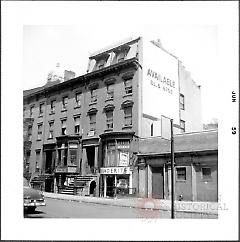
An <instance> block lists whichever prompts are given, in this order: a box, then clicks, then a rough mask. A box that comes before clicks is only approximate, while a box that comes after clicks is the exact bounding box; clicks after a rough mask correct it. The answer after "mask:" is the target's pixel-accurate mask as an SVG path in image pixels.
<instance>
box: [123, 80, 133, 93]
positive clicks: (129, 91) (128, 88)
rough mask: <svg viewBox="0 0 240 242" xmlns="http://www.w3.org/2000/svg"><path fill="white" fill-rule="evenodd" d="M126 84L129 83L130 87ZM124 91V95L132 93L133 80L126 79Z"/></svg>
mask: <svg viewBox="0 0 240 242" xmlns="http://www.w3.org/2000/svg"><path fill="white" fill-rule="evenodd" d="M127 83H130V84H131V85H127ZM124 90H125V94H126V95H130V94H132V93H133V78H127V79H125V80H124Z"/></svg>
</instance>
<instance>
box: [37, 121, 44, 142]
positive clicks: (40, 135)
mask: <svg viewBox="0 0 240 242" xmlns="http://www.w3.org/2000/svg"><path fill="white" fill-rule="evenodd" d="M39 127H41V129H40V128H39ZM42 129H43V123H39V124H37V141H39V140H42V135H43V130H42Z"/></svg>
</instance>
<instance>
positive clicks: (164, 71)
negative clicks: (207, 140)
mask: <svg viewBox="0 0 240 242" xmlns="http://www.w3.org/2000/svg"><path fill="white" fill-rule="evenodd" d="M142 93H143V114H146V115H150V116H152V117H155V118H157V119H161V116H162V115H164V116H166V117H169V118H173V119H174V123H177V124H178V123H179V81H178V60H177V59H176V58H175V57H173V56H171V55H170V54H168V53H166V52H165V51H164V50H162V49H161V48H159V47H157V46H155V45H154V44H152V43H151V42H150V41H147V40H143V91H142Z"/></svg>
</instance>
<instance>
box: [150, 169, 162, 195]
mask: <svg viewBox="0 0 240 242" xmlns="http://www.w3.org/2000/svg"><path fill="white" fill-rule="evenodd" d="M152 197H153V198H163V167H152Z"/></svg>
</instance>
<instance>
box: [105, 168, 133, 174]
mask: <svg viewBox="0 0 240 242" xmlns="http://www.w3.org/2000/svg"><path fill="white" fill-rule="evenodd" d="M130 173H131V172H130V167H103V168H100V174H130Z"/></svg>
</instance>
